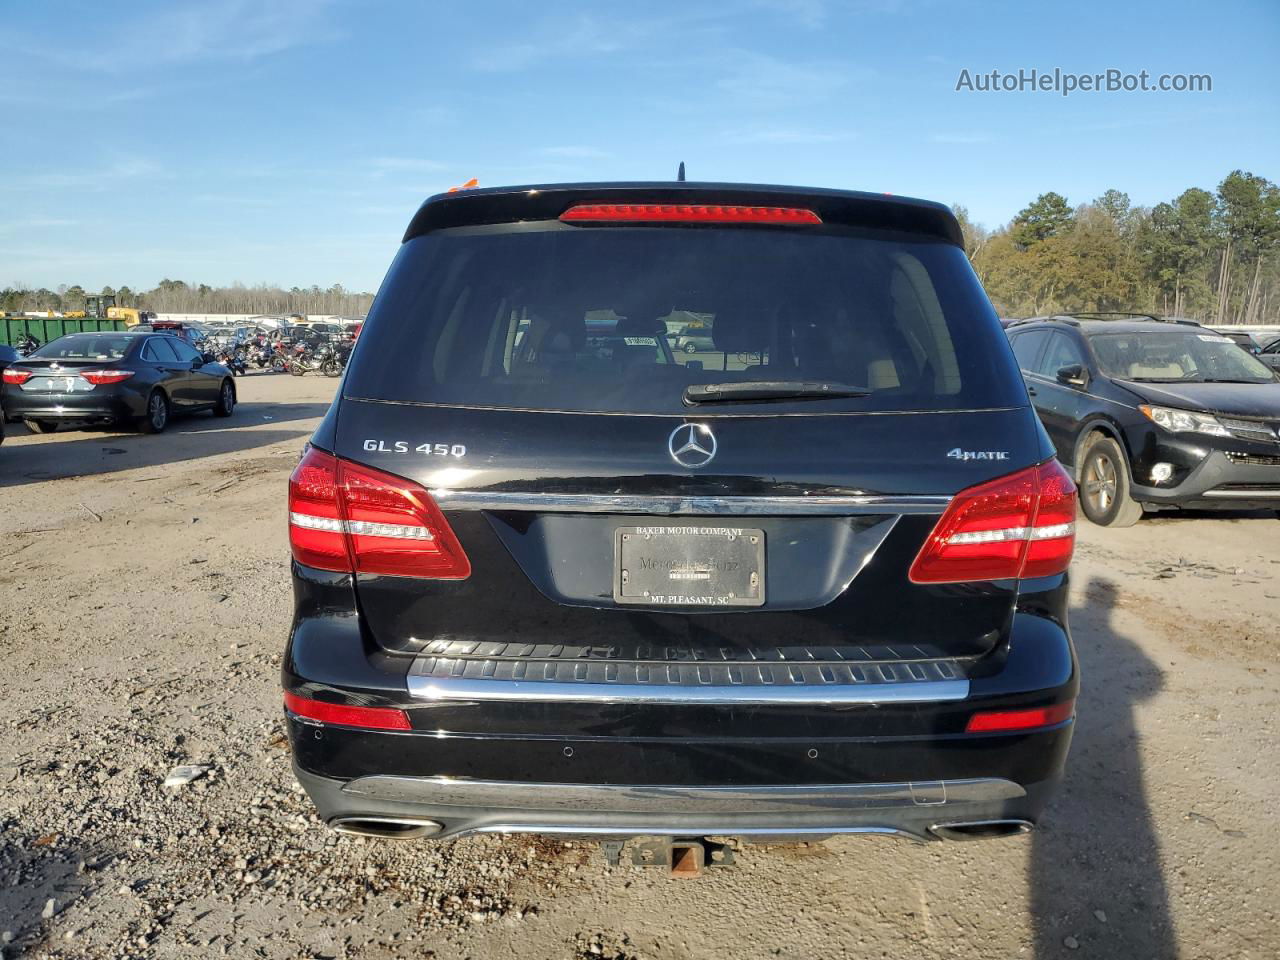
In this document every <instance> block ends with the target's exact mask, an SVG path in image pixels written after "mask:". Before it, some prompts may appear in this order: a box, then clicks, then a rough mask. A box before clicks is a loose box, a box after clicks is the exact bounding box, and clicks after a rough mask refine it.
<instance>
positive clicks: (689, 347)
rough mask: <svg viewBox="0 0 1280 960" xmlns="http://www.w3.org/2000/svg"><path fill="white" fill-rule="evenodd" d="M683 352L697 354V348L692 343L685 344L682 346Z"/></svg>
mask: <svg viewBox="0 0 1280 960" xmlns="http://www.w3.org/2000/svg"><path fill="white" fill-rule="evenodd" d="M684 352H685V353H697V352H698V348H697V347H695V346H694V345H693V344H692V343H686V344H685V345H684Z"/></svg>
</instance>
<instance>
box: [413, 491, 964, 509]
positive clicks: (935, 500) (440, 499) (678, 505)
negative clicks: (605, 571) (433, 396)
mask: <svg viewBox="0 0 1280 960" xmlns="http://www.w3.org/2000/svg"><path fill="white" fill-rule="evenodd" d="M431 496H432V498H433V499H434V500H435V501H436V503H437V504H438V505H439V506H440V507H441V509H445V510H538V511H542V512H544V513H556V512H560V513H640V514H656V515H660V516H676V515H691V516H843V515H846V514H853V513H897V514H903V513H925V514H934V513H942V511H943V510H945V509H946V507H947V504H949V503H950V502H951V498H950V497H947V496H878V495H877V496H872V495H853V494H851V495H848V496H811V497H804V496H799V497H782V496H777V497H677V496H651V497H646V496H622V495H613V494H600V493H516V492H509V491H500V492H495V493H488V492H485V491H473V490H450V489H447V488H442V487H437V488H436V489H434V490H432V491H431Z"/></svg>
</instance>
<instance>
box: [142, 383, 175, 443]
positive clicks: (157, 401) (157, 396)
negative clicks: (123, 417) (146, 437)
mask: <svg viewBox="0 0 1280 960" xmlns="http://www.w3.org/2000/svg"><path fill="white" fill-rule="evenodd" d="M168 425H169V398H168V397H166V396H165V395H164V392H163V391H161V390H152V391H151V396H149V397H147V412H146V413H144V414H143V415H142V432H143V433H164V428H165V427H167V426H168Z"/></svg>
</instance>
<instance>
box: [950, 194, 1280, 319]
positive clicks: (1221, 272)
mask: <svg viewBox="0 0 1280 960" xmlns="http://www.w3.org/2000/svg"><path fill="white" fill-rule="evenodd" d="M953 209H954V210H955V213H956V216H957V217H958V218H959V220H960V225H961V228H962V229H963V231H964V238H965V251H966V253H968V255H969V259H970V261H971V262H972V263H973V267H974V270H975V271H976V272H977V274H978V277H979V278H980V279H981V280H982V283H983V286H984V287H986V290H987V293H988V294H989V295H990V297H991V300H992V302H993V303H994V304H995V306H996V309H997V310H998V311H999V312H1000V314H1001V316H1009V317H1020V316H1034V315H1039V314H1046V313H1055V312H1062V311H1070V310H1082V311H1083V310H1091V311H1103V310H1134V311H1140V312H1150V313H1157V314H1162V315H1166V316H1182V317H1190V318H1192V319H1194V320H1199V321H1201V322H1204V323H1216V324H1248V323H1276V322H1280V189H1278V188H1277V187H1276V185H1275V184H1274V183H1272V182H1271V181H1269V180H1266V179H1264V178H1262V177H1258V176H1254V175H1253V174H1252V173H1246V172H1244V171H1242V170H1236V171H1234V172H1232V173H1230V174H1229V175H1228V176H1227V177H1225V178H1224V179H1223V180H1222V182H1221V183H1219V184H1218V188H1217V190H1216V191H1215V192H1213V193H1210V192H1209V191H1208V190H1204V189H1201V188H1199V187H1192V188H1191V189H1189V190H1186V191H1184V192H1183V193H1181V194H1179V195H1178V196H1177V197H1176V198H1175V199H1173V200H1170V201H1168V202H1166V203H1160V204H1157V205H1156V206H1154V207H1150V208H1147V207H1135V206H1133V205H1132V204H1131V203H1130V202H1129V196H1128V194H1125V193H1122V192H1121V191H1119V190H1108V191H1107V192H1106V193H1104V194H1103V195H1102V196H1100V197H1098V198H1097V199H1096V200H1093V201H1092V202H1089V203H1084V204H1081V205H1079V206H1077V207H1074V208H1073V207H1072V206H1071V205H1070V204H1069V203H1068V202H1067V200H1066V198H1064V197H1062V196H1061V195H1059V194H1057V193H1053V192H1050V193H1043V194H1041V195H1040V196H1038V197H1037V198H1036V199H1035V200H1034V201H1032V202H1031V203H1030V204H1028V205H1027V207H1026V208H1025V209H1023V210H1022V211H1020V212H1019V213H1018V215H1017V216H1016V217H1014V218H1013V220H1012V221H1011V222H1009V223H1008V224H1006V225H1005V226H1002V227H999V228H998V229H995V230H987V229H985V228H983V227H982V226H980V225H978V224H975V223H973V222H972V220H970V218H969V216H968V213H967V211H966V210H965V208H964V207H961V206H957V207H954V208H953Z"/></svg>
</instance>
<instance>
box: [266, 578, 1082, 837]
mask: <svg viewBox="0 0 1280 960" xmlns="http://www.w3.org/2000/svg"><path fill="white" fill-rule="evenodd" d="M309 573H312V574H315V572H309ZM315 576H317V577H319V576H321V575H319V574H315ZM328 579H329V580H330V581H331V582H330V584H329V587H328V588H327V589H328V590H331V591H338V592H340V591H341V590H342V587H341V586H340V584H339V582H338V581H340V579H341V575H329V577H328ZM1036 585H1037V586H1038V587H1039V588H1040V592H1029V593H1028V594H1027V600H1026V601H1025V603H1023V604H1022V605H1021V606H1020V609H1019V611H1018V612H1017V613H1016V614H1015V615H1014V617H1013V626H1012V628H1011V632H1010V636H1009V641H1008V643H1006V644H1004V645H1002V646H1001V648H1000V649H998V650H996V651H993V652H992V653H991V654H989V655H988V656H986V657H984V658H981V660H980V661H976V662H973V663H971V664H970V666H969V669H968V670H967V671H966V672H967V675H966V676H965V677H964V678H963V679H962V680H959V681H957V680H956V679H954V678H953V679H939V680H938V681H936V683H934V682H931V681H928V680H925V681H920V680H919V678H912V677H909V676H906V675H904V676H903V677H902V679H901V680H898V681H894V682H890V683H886V684H883V685H881V687H880V689H881V690H883V694H878V693H876V691H875V690H872V689H870V688H869V687H867V686H863V685H860V684H855V683H853V682H852V681H850V682H847V683H845V682H840V678H839V677H837V678H836V682H828V683H827V684H826V685H825V686H819V685H820V684H821V683H822V680H821V678H818V677H815V678H812V680H811V681H810V680H809V679H808V678H805V679H806V682H807V683H808V685H810V686H812V687H815V688H818V689H819V690H820V692H821V696H819V697H817V698H814V699H805V698H803V697H800V698H790V699H787V700H785V701H782V702H773V701H770V700H768V699H759V698H757V699H755V700H752V699H751V695H750V693H749V692H748V691H746V690H744V689H743V688H742V687H737V688H736V690H737V693H738V696H739V697H740V698H741V699H735V698H734V696H733V695H732V693H728V695H727V696H724V697H723V698H711V699H708V698H706V697H705V696H699V697H696V698H694V699H692V700H684V699H682V697H680V696H676V697H674V698H673V697H670V696H665V697H663V698H658V699H653V698H651V697H649V698H645V699H641V698H636V697H633V696H630V695H629V691H625V690H624V691H618V690H616V689H613V688H610V689H609V690H608V691H598V690H596V689H594V687H595V686H596V685H594V684H591V683H585V684H583V685H581V686H577V687H576V688H575V685H574V684H572V683H569V682H565V683H564V684H559V683H557V684H554V694H555V695H554V696H548V695H546V693H545V692H544V691H543V690H542V689H538V690H535V691H529V689H528V685H525V694H526V695H524V696H510V697H503V698H498V699H494V698H492V697H490V698H485V697H482V696H479V695H477V696H475V697H468V696H466V692H467V690H470V689H472V687H470V686H461V687H456V688H454V689H453V693H452V695H449V696H436V697H431V696H425V695H424V691H423V690H422V689H420V688H419V689H418V690H417V695H414V693H411V690H414V687H415V685H414V683H413V682H412V681H413V678H414V676H415V673H414V671H415V663H416V664H418V669H421V661H416V660H415V658H413V657H410V656H401V655H395V654H389V653H387V652H385V651H382V650H380V649H378V648H376V646H374V645H372V644H371V643H370V642H369V640H368V638H367V636H364V635H363V634H362V631H361V629H360V621H359V618H358V616H357V615H355V614H354V613H352V614H350V615H342V616H335V615H329V614H325V613H321V611H319V610H316V609H314V608H309V607H307V605H306V603H305V596H306V591H305V589H304V590H303V597H304V602H303V604H302V609H304V610H306V611H307V613H308V615H306V616H303V617H301V618H300V619H299V620H298V621H297V622H296V623H295V627H294V633H293V636H292V638H291V641H290V645H289V649H288V652H287V655H286V657H285V663H284V668H283V685H284V688H285V689H286V690H287V691H289V692H291V693H294V694H297V695H298V696H301V697H307V698H311V699H320V700H325V701H329V702H342V703H347V704H351V705H362V706H388V707H397V708H399V709H402V710H404V711H405V712H406V713H407V714H408V715H409V717H410V722H411V725H412V729H411V730H407V731H396V732H382V731H371V730H365V729H356V728H351V727H342V726H333V725H324V724H318V723H316V722H315V721H313V720H309V719H305V718H302V717H298V716H295V715H294V714H292V713H286V722H287V725H288V732H289V736H290V741H291V744H292V749H293V759H294V768H295V770H296V772H297V775H298V780H299V782H300V783H301V784H302V785H303V786H304V787H305V788H306V790H307V792H308V793H309V794H310V795H311V797H312V799H313V801H314V802H315V804H316V807H317V809H318V810H319V813H320V815H321V817H322V818H323V819H324V820H325V821H326V822H328V823H331V824H332V823H337V822H338V821H340V820H343V819H346V818H361V817H389V818H401V819H420V820H430V821H434V822H435V823H438V824H440V825H441V828H440V829H439V830H438V831H436V833H435V835H436V836H441V837H448V836H457V835H462V834H467V833H477V832H479V833H483V832H532V833H558V834H574V835H589V836H590V835H594V836H652V835H658V836H663V835H672V836H688V835H717V836H718V835H744V836H760V835H765V836H773V835H778V836H796V835H806V836H810V835H812V836H822V835H828V834H835V833H890V834H904V835H908V836H911V837H914V838H917V839H924V838H928V837H930V836H932V835H933V834H932V833H931V831H932V830H933V828H934V827H935V826H937V825H938V824H946V823H955V822H972V821H987V820H1017V821H1026V823H1028V824H1034V823H1035V822H1036V821H1037V820H1038V819H1039V817H1040V814H1041V811H1042V809H1043V806H1044V803H1045V801H1046V799H1047V797H1048V795H1049V793H1050V790H1051V787H1052V784H1054V783H1055V782H1056V781H1057V780H1058V779H1059V778H1060V776H1061V774H1062V770H1063V766H1064V764H1065V762H1066V756H1067V751H1068V748H1069V746H1070V741H1071V734H1072V729H1073V726H1074V724H1073V721H1070V720H1069V721H1067V722H1065V723H1061V724H1058V725H1056V726H1052V727H1046V728H1039V729H1035V730H1030V731H1020V732H1016V733H981V734H970V733H966V732H965V726H966V723H967V721H968V719H969V718H970V717H971V716H972V714H973V713H975V712H977V711H982V710H1013V709H1018V708H1026V707H1038V706H1047V705H1051V704H1056V703H1061V702H1063V701H1067V700H1072V699H1074V698H1075V696H1076V693H1077V690H1078V687H1079V680H1078V674H1077V669H1076V661H1075V656H1074V651H1073V649H1072V646H1071V641H1070V637H1069V635H1068V633H1067V630H1066V628H1065V625H1064V624H1063V623H1062V621H1061V610H1060V605H1061V604H1060V602H1061V599H1062V597H1063V596H1064V595H1065V584H1064V578H1053V583H1051V584H1050V583H1046V582H1038V583H1037V584H1036ZM328 595H329V596H330V597H333V596H334V594H333V593H329V594H328ZM328 609H329V610H330V611H331V610H332V607H330V608H328ZM419 675H420V674H419ZM711 679H712V680H714V679H715V678H714V677H712V678H711ZM477 682H478V683H488V684H498V685H502V686H509V687H512V688H514V687H517V686H519V685H517V684H514V683H508V682H507V681H503V680H500V679H489V680H480V681H477ZM931 686H934V687H936V688H937V689H936V691H931V690H930V689H928V688H930V687H931ZM961 687H962V688H963V689H962V690H961V689H960V688H961ZM575 689H577V690H578V696H577V697H575V696H574V691H575ZM906 689H909V690H910V696H906V697H904V696H902V695H901V693H895V692H894V691H895V690H896V691H902V690H906ZM833 691H836V692H834V693H833ZM513 692H518V691H513ZM604 692H607V693H608V694H609V695H608V696H603V695H602V696H596V694H597V693H604ZM933 692H936V693H937V696H933V695H932V693H933ZM957 693H959V695H957Z"/></svg>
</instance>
